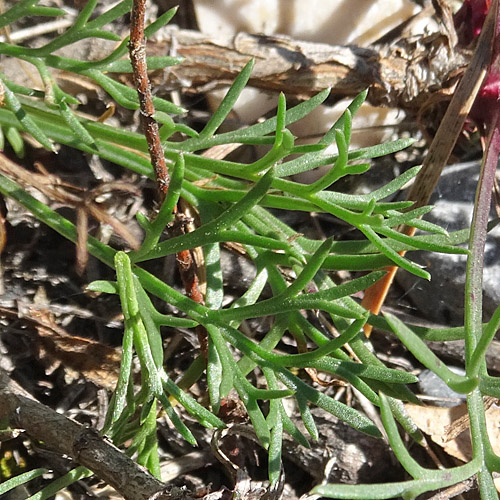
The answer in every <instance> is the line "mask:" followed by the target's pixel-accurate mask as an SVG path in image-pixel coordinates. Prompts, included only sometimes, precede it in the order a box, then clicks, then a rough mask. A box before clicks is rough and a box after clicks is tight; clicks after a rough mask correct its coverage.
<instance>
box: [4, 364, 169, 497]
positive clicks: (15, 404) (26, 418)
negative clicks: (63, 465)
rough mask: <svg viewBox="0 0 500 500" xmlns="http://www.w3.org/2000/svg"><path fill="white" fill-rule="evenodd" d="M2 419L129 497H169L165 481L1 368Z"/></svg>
mask: <svg viewBox="0 0 500 500" xmlns="http://www.w3.org/2000/svg"><path fill="white" fill-rule="evenodd" d="M0 419H6V420H7V421H8V424H9V425H10V426H11V427H13V428H18V429H24V431H25V432H26V434H28V435H29V436H30V437H31V438H32V439H35V440H38V441H40V442H43V444H44V446H45V447H47V448H49V449H51V450H53V451H55V452H56V453H59V454H60V455H66V456H68V457H71V458H72V459H73V460H74V461H75V462H76V463H78V464H81V465H83V466H84V467H87V468H88V469H90V470H91V471H92V472H94V473H95V474H96V475H97V476H98V477H99V478H100V479H102V480H103V481H105V482H106V483H107V484H109V485H111V486H112V487H113V488H115V489H116V491H118V492H119V493H120V494H121V495H123V497H124V498H126V499H127V500H146V499H149V498H151V497H152V496H153V495H157V496H155V498H158V499H160V498H162V499H165V500H166V499H167V498H170V496H169V495H168V494H162V492H163V491H164V490H165V484H163V483H162V482H160V481H158V480H157V479H155V478H154V477H153V476H152V475H151V474H149V473H148V472H147V471H146V470H144V469H143V468H142V467H139V466H138V465H137V464H136V463H135V462H134V461H133V460H131V459H130V458H129V457H127V456H126V455H125V454H124V453H122V452H121V451H120V450H119V449H118V448H116V447H115V446H114V445H113V444H112V443H111V442H110V441H108V440H107V439H105V438H104V437H102V436H101V435H100V434H99V433H98V432H97V431H95V430H93V429H91V428H89V427H85V426H83V425H81V424H79V423H77V422H75V421H74V420H70V419H69V418H67V417H65V416H64V415H60V414H59V413H57V412H56V411H54V410H52V409H50V408H48V407H47V406H45V405H42V404H41V403H39V402H38V401H36V400H35V399H33V398H32V397H31V396H30V395H29V394H28V393H27V392H26V391H24V389H22V388H21V387H20V386H18V385H17V383H15V382H14V381H13V380H11V379H10V378H9V377H8V376H7V375H6V374H5V373H4V372H3V371H2V370H0Z"/></svg>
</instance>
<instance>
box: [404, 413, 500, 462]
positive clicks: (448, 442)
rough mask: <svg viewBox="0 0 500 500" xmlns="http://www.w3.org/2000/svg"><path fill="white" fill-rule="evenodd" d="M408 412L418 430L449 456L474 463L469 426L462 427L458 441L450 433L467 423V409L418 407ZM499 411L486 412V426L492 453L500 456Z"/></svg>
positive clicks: (457, 437) (457, 436)
mask: <svg viewBox="0 0 500 500" xmlns="http://www.w3.org/2000/svg"><path fill="white" fill-rule="evenodd" d="M405 408H406V410H407V411H408V413H409V414H410V416H411V418H412V419H413V421H414V422H415V424H416V425H417V427H418V428H419V429H420V430H421V431H422V432H424V433H425V434H427V435H429V436H430V438H431V439H432V441H434V442H435V443H436V444H438V445H439V446H441V447H442V448H443V449H444V451H445V452H446V453H448V454H449V455H451V456H452V457H455V458H458V459H459V460H462V461H463V462H468V461H469V460H471V459H472V447H471V441H470V433H469V426H468V425H463V427H462V428H463V430H462V432H460V433H459V434H458V435H456V437H454V438H452V439H449V436H453V431H452V432H451V433H450V430H453V428H454V427H455V426H456V425H457V421H458V423H460V424H463V423H464V420H465V419H464V416H466V415H467V406H466V404H465V403H464V404H462V405H460V406H454V407H452V408H441V407H438V406H418V405H413V404H410V403H408V404H406V405H405ZM499 422H500V408H499V407H498V406H496V405H492V406H490V408H488V409H487V410H486V425H487V428H488V436H489V438H490V442H491V446H492V448H493V451H494V452H495V453H496V454H497V455H500V427H499Z"/></svg>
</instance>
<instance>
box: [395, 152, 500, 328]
mask: <svg viewBox="0 0 500 500" xmlns="http://www.w3.org/2000/svg"><path fill="white" fill-rule="evenodd" d="M479 168H480V165H479V163H478V162H469V163H461V164H457V165H453V166H450V167H448V168H447V169H446V170H445V171H444V173H443V175H442V177H441V179H440V181H439V184H438V187H437V189H436V193H435V195H434V197H433V199H432V200H431V204H433V205H434V206H435V208H434V209H433V211H432V212H431V213H430V214H428V215H427V216H426V219H427V220H429V221H431V222H434V223H436V224H439V225H440V226H442V227H444V228H445V229H446V230H448V231H450V232H451V231H456V230H458V229H464V228H468V227H470V223H471V220H472V212H473V202H474V197H475V192H476V186H477V181H478V178H479ZM493 217H496V214H495V213H494V212H492V218H493ZM499 242H500V228H499V227H496V228H494V229H493V230H492V231H491V232H490V233H489V235H488V238H487V242H486V248H485V257H484V258H485V268H484V283H483V301H484V308H483V311H484V319H485V320H488V319H489V318H490V317H491V315H492V313H493V311H494V310H495V308H496V307H497V306H498V304H500V246H499ZM408 256H409V258H410V259H412V260H414V261H415V262H418V263H420V264H422V265H424V266H425V267H426V269H427V270H428V271H429V272H430V273H431V275H432V279H431V281H430V282H427V281H425V280H422V279H420V278H417V277H415V276H413V275H411V274H410V273H408V272H406V271H399V272H398V274H397V281H398V283H400V284H401V285H402V286H403V288H404V289H405V290H406V291H407V292H406V297H407V298H409V300H410V301H411V302H412V303H413V304H414V305H415V306H416V307H417V308H418V310H419V311H420V313H421V314H422V315H423V316H424V317H425V319H427V320H429V321H434V322H437V323H441V324H444V325H450V326H451V325H462V324H463V315H464V285H465V268H466V258H465V256H464V255H449V254H439V253H431V252H411V253H410V254H408Z"/></svg>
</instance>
